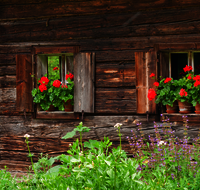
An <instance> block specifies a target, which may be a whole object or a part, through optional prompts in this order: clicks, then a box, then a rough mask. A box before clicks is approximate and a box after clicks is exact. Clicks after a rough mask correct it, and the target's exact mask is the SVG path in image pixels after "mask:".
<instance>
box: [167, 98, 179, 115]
mask: <svg viewBox="0 0 200 190" xmlns="http://www.w3.org/2000/svg"><path fill="white" fill-rule="evenodd" d="M166 112H167V113H177V112H178V102H177V101H174V103H173V106H172V107H171V106H170V105H168V104H167V105H166Z"/></svg>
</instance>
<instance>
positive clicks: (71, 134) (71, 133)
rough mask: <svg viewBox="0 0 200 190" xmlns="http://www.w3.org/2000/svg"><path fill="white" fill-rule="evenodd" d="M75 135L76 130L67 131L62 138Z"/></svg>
mask: <svg viewBox="0 0 200 190" xmlns="http://www.w3.org/2000/svg"><path fill="white" fill-rule="evenodd" d="M75 135H76V131H75V130H73V131H71V132H68V133H67V134H66V135H65V136H64V137H62V139H69V138H72V137H74V136H75Z"/></svg>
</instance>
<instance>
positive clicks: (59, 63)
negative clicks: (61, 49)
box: [36, 53, 74, 84]
mask: <svg viewBox="0 0 200 190" xmlns="http://www.w3.org/2000/svg"><path fill="white" fill-rule="evenodd" d="M73 60H74V54H73V53H63V54H38V55H37V56H36V62H37V78H41V77H42V76H44V75H45V74H47V77H51V76H52V75H54V74H55V72H52V71H53V69H54V68H55V67H58V68H59V70H58V71H57V72H56V74H59V78H58V79H59V80H60V81H61V82H62V83H63V84H65V82H66V81H65V75H66V74H67V73H72V74H74V70H73V69H74V67H73Z"/></svg>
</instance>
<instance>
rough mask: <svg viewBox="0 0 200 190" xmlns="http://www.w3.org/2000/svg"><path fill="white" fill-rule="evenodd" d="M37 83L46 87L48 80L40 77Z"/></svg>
mask: <svg viewBox="0 0 200 190" xmlns="http://www.w3.org/2000/svg"><path fill="white" fill-rule="evenodd" d="M38 82H39V83H40V84H44V85H47V84H48V83H49V79H48V78H47V77H42V78H41V79H40V80H39V81H38Z"/></svg>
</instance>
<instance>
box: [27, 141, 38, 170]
mask: <svg viewBox="0 0 200 190" xmlns="http://www.w3.org/2000/svg"><path fill="white" fill-rule="evenodd" d="M28 143H29V141H28V139H26V144H27V148H28V152H29V156H30V158H31V164H32V168H33V171H34V173H35V174H36V172H35V169H34V165H33V159H32V154H31V151H30V148H29V145H28Z"/></svg>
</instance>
